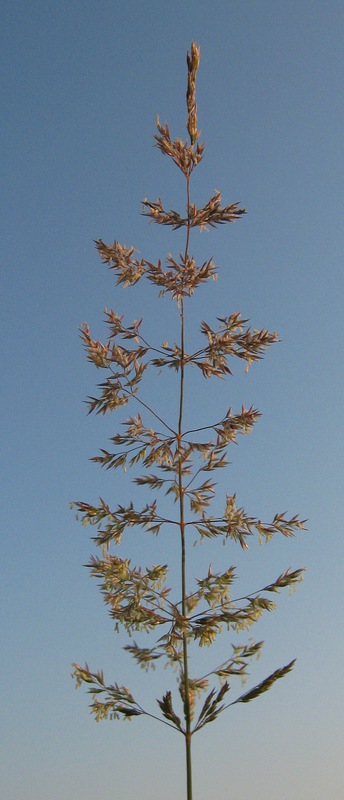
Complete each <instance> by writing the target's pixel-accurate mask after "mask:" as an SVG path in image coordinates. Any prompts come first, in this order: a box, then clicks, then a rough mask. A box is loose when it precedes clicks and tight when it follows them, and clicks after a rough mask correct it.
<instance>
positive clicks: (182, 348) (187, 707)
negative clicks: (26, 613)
mask: <svg viewBox="0 0 344 800" xmlns="http://www.w3.org/2000/svg"><path fill="white" fill-rule="evenodd" d="M186 182H187V210H188V227H187V235H186V243H185V259H186V258H187V255H188V249H189V239H190V227H191V225H190V178H189V176H188V177H187V179H186ZM180 353H181V355H180V395H179V420H178V445H179V446H181V440H182V434H183V405H184V370H185V316H184V298H183V297H181V299H180ZM178 487H179V524H180V537H181V579H182V614H183V616H184V617H185V616H186V550H185V519H184V491H185V489H184V486H183V464H182V459H181V457H180V458H179V464H178ZM183 694H184V716H185V753H186V785H187V800H192V761H191V735H192V734H191V710H190V696H189V667H188V640H187V635H186V633H184V634H183Z"/></svg>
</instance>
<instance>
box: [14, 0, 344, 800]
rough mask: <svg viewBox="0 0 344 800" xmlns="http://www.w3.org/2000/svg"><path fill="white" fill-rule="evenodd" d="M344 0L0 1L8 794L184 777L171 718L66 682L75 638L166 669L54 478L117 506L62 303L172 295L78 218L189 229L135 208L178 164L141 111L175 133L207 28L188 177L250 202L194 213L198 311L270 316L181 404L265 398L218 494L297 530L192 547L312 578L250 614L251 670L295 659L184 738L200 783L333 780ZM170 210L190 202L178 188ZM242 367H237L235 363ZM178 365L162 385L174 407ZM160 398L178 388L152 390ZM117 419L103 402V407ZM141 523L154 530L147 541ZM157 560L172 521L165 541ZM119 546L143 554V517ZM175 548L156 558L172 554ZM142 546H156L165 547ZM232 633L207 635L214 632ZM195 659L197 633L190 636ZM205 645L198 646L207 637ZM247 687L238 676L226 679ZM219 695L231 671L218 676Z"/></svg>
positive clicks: (281, 794)
mask: <svg viewBox="0 0 344 800" xmlns="http://www.w3.org/2000/svg"><path fill="white" fill-rule="evenodd" d="M343 17H344V13H343V5H342V3H341V2H336V1H335V0H329V2H326V3H325V2H318V0H312V1H311V0H301V1H300V2H282V0H259V2H253V1H249V0H248V1H246V2H242V3H236V2H231V1H230V0H229V2H215V3H214V4H213V5H212V6H211V7H210V6H209V3H206V2H204V1H203V0H200V1H199V2H193V0H191V2H188V3H185V2H184V3H181V2H179V1H178V2H174V3H172V4H164V3H158V2H155V0H153V2H146V3H139V2H131V1H130V0H129V2H126V3H124V2H110V0H108V1H107V2H105V1H104V0H100V1H99V2H97V3H95V2H88V1H87V0H86V1H85V2H81V0H80V1H77V0H70V2H68V3H67V2H63V1H62V0H61V2H54V1H48V2H42V0H36V2H35V1H34V0H33V1H32V2H30V3H24V2H18V1H16V0H12V2H8V0H4V3H3V12H2V18H3V22H2V31H1V34H0V35H1V40H2V41H1V56H0V58H1V62H2V63H1V75H2V78H1V82H2V99H1V103H2V119H3V125H2V154H3V157H2V199H3V212H2V222H1V225H2V228H3V232H2V257H3V266H2V278H1V284H2V286H1V320H0V325H1V340H2V343H3V366H2V382H1V383H2V387H1V418H2V421H3V433H2V454H3V462H4V468H3V476H4V477H3V502H2V509H3V511H2V527H3V548H2V550H3V553H2V555H3V557H2V568H3V577H2V585H3V603H2V609H3V610H2V628H3V634H2V639H3V643H4V648H3V649H4V653H3V656H2V663H3V666H2V718H3V732H4V747H3V758H4V769H3V796H4V797H5V798H6V800H46V798H48V797H49V800H81V798H82V800H94V798H95V797H97V798H98V800H114V798H118V800H122V798H123V800H124V798H126V800H133V798H134V797H137V796H138V794H139V796H140V798H141V800H148V798H152V797H164V798H165V800H174V798H175V797H176V796H180V797H182V796H183V792H184V752H183V741H182V738H181V737H180V738H179V739H178V737H177V736H175V735H174V734H173V732H169V731H168V730H167V729H166V732H165V730H164V729H162V728H161V729H160V728H159V727H158V725H157V724H156V723H154V722H153V721H151V722H150V721H148V722H147V721H146V720H145V719H139V720H136V721H134V722H132V723H130V724H125V723H120V722H117V723H114V722H113V723H110V722H109V723H102V724H99V725H98V726H97V725H96V723H95V722H94V721H93V719H92V718H91V717H90V716H89V714H88V710H87V702H88V701H87V696H86V694H85V693H84V692H83V691H80V690H79V692H75V691H74V688H73V683H72V681H71V678H70V671H71V669H70V664H71V662H72V661H75V660H76V661H79V662H81V663H83V662H84V661H85V660H88V662H89V664H90V666H91V667H94V668H95V669H96V668H98V667H103V668H104V670H105V672H106V675H107V676H108V678H109V680H111V681H114V680H117V681H118V682H119V683H127V684H128V685H130V687H131V688H132V689H133V690H134V689H136V690H137V692H138V693H141V694H140V696H141V697H142V698H145V699H147V702H149V701H151V702H154V698H155V697H157V696H159V692H160V695H161V693H162V692H163V691H164V690H165V689H166V688H168V686H169V682H170V681H171V677H170V676H169V675H168V674H167V673H163V674H159V673H158V671H157V672H156V673H155V674H154V675H153V676H149V677H147V678H146V677H145V675H144V674H143V673H141V672H138V671H137V670H135V668H134V666H133V665H132V664H131V663H130V661H129V659H128V656H127V655H126V654H125V653H123V652H122V651H121V645H122V644H124V643H125V639H123V638H122V637H118V636H117V637H116V636H115V635H114V634H113V633H112V626H111V620H110V619H109V617H108V615H107V611H106V609H105V607H104V606H103V603H102V600H101V598H100V595H99V593H98V591H97V587H96V584H95V582H92V581H91V580H90V579H89V576H88V574H87V571H86V570H85V569H83V567H82V565H83V564H84V563H85V562H86V561H87V560H88V558H89V554H90V552H92V544H91V542H90V541H89V537H88V530H87V529H84V528H82V527H81V526H80V525H77V523H76V522H75V519H74V516H73V514H71V512H70V510H69V501H70V500H72V499H84V500H87V501H89V502H93V501H95V502H96V501H97V498H98V496H99V494H101V495H102V496H104V497H105V498H106V499H108V501H109V503H110V505H111V503H113V504H116V503H117V502H119V501H122V499H123V498H129V497H130V494H131V492H132V488H131V487H130V483H129V481H128V478H125V476H120V475H118V473H114V474H113V475H112V476H110V475H109V474H108V473H107V474H103V473H101V472H100V471H99V470H98V469H97V467H96V466H95V465H93V464H91V463H90V462H89V460H88V459H89V458H90V457H91V456H93V455H95V454H96V453H97V451H98V448H99V447H102V446H103V447H106V443H107V437H108V436H109V435H111V434H112V432H113V431H114V430H115V429H116V425H117V419H116V417H115V416H114V417H112V418H111V419H110V418H109V419H106V418H105V419H99V418H95V417H86V407H85V406H84V404H83V402H82V401H83V400H84V398H85V397H86V396H87V395H88V394H92V393H93V391H94V386H95V383H96V381H97V379H98V378H99V376H98V375H97V374H95V372H94V370H93V369H92V367H91V366H90V365H88V364H87V363H86V360H85V357H84V355H83V353H82V349H81V346H80V342H79V339H78V326H79V324H80V323H81V322H83V321H84V320H87V321H88V322H89V324H90V326H91V329H92V331H94V333H95V335H96V337H98V336H99V337H101V336H102V335H103V334H104V326H103V322H102V317H103V308H104V306H107V307H111V306H112V307H113V308H114V309H115V310H116V311H118V312H121V313H125V314H126V315H127V318H128V319H129V318H130V321H131V320H132V319H134V318H137V317H140V316H142V315H143V316H144V317H145V320H146V326H147V327H146V330H147V331H148V332H149V333H150V335H151V336H156V337H157V338H158V340H159V341H162V340H163V339H165V338H170V339H171V338H173V336H174V335H176V334H174V333H173V331H174V330H175V327H174V326H175V323H176V320H177V315H176V309H175V308H174V307H173V305H172V304H171V303H170V302H169V301H167V300H164V301H158V300H157V297H156V293H155V292H154V290H151V291H149V289H148V288H147V286H145V287H142V288H141V286H139V287H138V288H137V289H134V290H132V291H127V292H125V291H122V290H119V289H118V288H116V287H115V285H114V281H113V279H112V276H111V274H110V273H109V272H108V271H107V270H106V269H105V268H104V267H102V266H101V265H99V260H98V257H97V253H96V251H95V249H94V245H93V240H94V239H96V238H102V239H103V240H104V241H108V242H111V241H113V239H115V238H116V239H118V240H119V241H120V242H125V243H126V244H127V245H129V244H133V245H134V246H135V247H137V248H138V249H140V250H141V251H142V252H143V253H144V254H145V255H146V256H147V257H148V258H157V257H158V256H159V255H160V256H162V257H164V256H165V255H166V254H167V253H168V252H169V251H172V252H174V253H178V251H179V248H180V246H181V245H180V242H181V236H180V235H179V234H178V233H176V234H175V233H173V232H171V231H168V230H167V232H166V229H162V228H159V227H158V226H149V225H148V224H147V220H145V219H144V218H143V217H142V216H140V201H141V200H142V199H143V198H144V197H148V198H149V199H152V200H155V199H156V198H157V197H158V196H159V195H161V197H162V199H163V200H164V202H165V205H166V206H167V207H168V208H170V207H172V208H173V207H179V206H180V205H181V204H182V203H183V201H184V187H183V184H182V180H181V177H180V176H179V174H178V171H177V169H175V168H173V165H172V164H170V163H169V162H168V160H167V159H163V158H162V156H161V155H160V154H159V153H158V151H157V150H156V149H154V148H153V147H152V142H153V140H152V134H153V133H154V124H155V116H156V114H157V113H158V114H159V116H160V119H161V121H162V122H165V121H167V122H169V124H170V128H171V132H172V134H173V135H174V136H177V135H179V136H182V137H184V136H185V89H186V65H185V54H186V50H187V49H188V48H189V47H190V43H191V40H192V39H193V40H195V41H196V42H197V43H198V44H200V46H201V67H200V71H199V76H198V91H197V100H198V111H199V124H200V127H201V128H202V131H203V136H202V138H203V139H204V141H205V144H206V150H205V156H204V160H203V162H202V164H201V165H200V167H199V168H198V170H197V171H196V173H195V178H194V185H193V197H194V199H195V201H196V202H197V203H199V204H201V203H203V202H205V201H206V200H207V199H208V197H209V196H210V195H211V194H213V192H214V190H215V189H221V191H222V193H223V197H224V199H225V201H226V202H235V201H237V200H240V201H241V203H242V204H243V205H245V207H246V208H247V211H248V214H247V216H246V217H245V218H244V219H243V220H240V221H238V222H237V223H236V224H235V225H228V226H223V227H222V228H220V230H218V231H217V232H216V231H215V232H211V233H202V234H201V235H196V234H195V236H194V239H193V241H192V249H193V251H194V253H195V255H196V256H197V257H199V258H201V257H202V258H203V257H204V258H203V260H205V258H208V257H210V256H211V255H212V256H213V257H214V261H215V263H216V264H217V265H219V267H220V268H221V269H220V276H219V279H218V282H217V284H212V285H211V286H210V287H209V289H208V290H203V289H202V290H201V291H200V292H199V296H198V297H196V299H195V300H194V301H193V303H192V304H190V314H189V318H188V319H189V321H188V331H189V336H190V338H191V336H194V335H196V334H195V331H197V328H198V327H199V323H200V321H201V319H203V318H206V319H207V320H208V321H213V320H214V318H215V317H216V316H217V315H218V316H224V315H225V314H229V313H231V312H232V311H241V312H242V313H243V315H244V316H245V317H249V318H250V319H251V320H252V324H253V326H254V327H257V328H258V327H267V328H269V329H270V330H275V329H277V330H278V332H279V335H280V339H281V343H280V344H278V345H274V347H272V348H271V350H270V351H269V352H268V354H267V355H266V358H265V360H264V361H263V362H262V363H261V364H260V365H254V366H253V367H252V368H251V370H250V372H249V374H248V376H246V375H245V374H244V372H243V370H242V369H240V368H236V370H235V374H234V377H233V378H231V379H230V381H229V382H228V383H227V384H226V386H222V385H221V386H220V387H218V385H217V384H216V383H215V384H213V386H211V385H210V388H209V385H207V384H204V383H201V382H199V383H198V382H197V381H196V379H194V378H193V379H192V381H190V383H189V385H188V387H187V397H188V401H189V409H190V414H192V415H193V413H194V408H195V397H197V414H198V415H199V417H200V418H201V419H202V420H204V419H207V420H208V419H209V417H208V416H207V414H209V409H210V407H211V409H213V407H216V408H217V407H218V408H222V409H224V410H226V409H227V408H228V405H229V404H230V403H232V404H233V407H234V408H240V406H241V404H242V403H244V404H245V405H251V404H254V405H255V406H256V407H258V408H259V409H260V411H261V412H262V414H263V416H262V418H261V420H260V421H259V423H258V424H257V426H256V428H255V431H254V432H253V434H252V436H251V437H245V438H244V439H243V440H242V441H241V442H240V447H238V448H234V450H233V452H232V453H231V454H230V458H231V462H232V463H231V466H230V469H229V472H228V473H227V476H226V478H224V477H223V478H222V479H221V484H220V486H219V493H220V495H221V494H222V495H224V494H225V492H226V491H230V492H232V491H237V496H238V499H239V502H240V505H244V506H245V508H246V510H247V512H248V513H251V514H253V515H256V516H260V517H262V518H265V519H268V518H269V517H272V516H273V514H274V513H275V512H276V511H284V510H288V512H290V513H296V512H298V513H300V515H301V517H307V518H308V520H309V522H308V528H309V530H308V532H307V533H303V534H300V535H299V536H298V537H297V538H296V539H295V540H293V541H285V540H283V541H281V540H278V541H277V540H276V541H275V542H273V543H272V544H270V545H268V546H266V547H263V548H258V547H255V546H253V547H252V548H251V549H250V551H249V552H248V553H245V554H242V553H239V552H238V551H237V550H236V548H232V549H231V548H228V549H226V550H225V549H224V548H221V551H219V550H218V549H217V550H215V551H213V550H212V548H211V547H209V548H207V547H205V546H203V547H202V548H196V549H193V550H192V551H191V558H192V559H194V561H193V562H191V563H190V575H192V574H194V575H197V574H198V568H201V564H203V563H208V562H209V561H212V562H213V563H214V564H215V565H221V564H223V562H224V559H225V560H226V564H228V562H229V563H237V564H238V572H239V574H240V580H241V581H242V585H244V586H245V587H246V588H247V590H250V589H251V590H252V589H253V588H255V587H257V588H259V587H260V586H261V585H263V584H264V582H265V583H266V582H268V581H270V580H271V579H273V578H275V577H277V575H278V574H280V573H281V572H282V571H283V570H284V569H286V568H287V567H291V568H293V569H294V568H295V569H296V568H297V567H300V566H305V567H307V570H308V571H307V575H306V580H305V582H304V584H303V585H302V586H301V587H300V588H299V589H298V591H297V593H296V594H293V595H292V596H291V597H288V595H281V596H280V598H279V602H278V609H277V611H276V612H275V613H274V614H273V615H269V618H268V619H265V620H264V622H262V623H261V624H260V625H259V626H257V629H256V630H254V631H253V635H254V636H255V638H264V639H265V641H266V645H265V649H264V652H263V656H262V658H261V661H260V662H259V663H258V664H257V665H256V666H255V667H253V668H252V676H251V679H250V681H251V683H250V684H248V685H247V687H248V688H249V685H254V684H255V683H257V682H258V681H259V680H260V679H262V678H263V677H265V676H266V675H267V674H269V672H271V671H273V669H275V668H277V667H278V666H281V665H283V664H285V663H287V662H288V661H290V660H291V659H292V658H294V657H297V658H298V661H297V665H296V667H295V670H294V671H293V673H292V674H291V675H290V676H288V677H287V678H285V679H284V681H280V682H278V684H277V685H276V686H275V687H274V688H273V689H272V691H271V692H270V693H267V694H266V695H264V696H263V697H261V698H259V699H258V700H256V701H255V702H253V703H251V704H249V705H247V706H246V707H240V706H238V707H235V708H234V709H233V710H231V711H229V712H227V713H226V715H222V717H221V718H220V720H219V721H218V722H217V723H215V724H214V725H213V726H208V730H207V729H205V731H204V734H203V733H201V734H200V735H199V737H198V739H197V737H195V743H194V771H195V775H194V783H195V800H196V798H197V800H206V798H208V797H209V795H210V794H211V793H214V791H215V792H216V794H217V795H219V796H223V797H225V798H227V797H228V798H235V800H246V799H247V797H248V796H250V795H252V794H253V793H254V797H255V799H256V800H263V798H264V800H265V798H266V797H267V796H269V797H272V798H274V797H278V798H279V800H290V798H297V799H298V800H323V798H324V797H328V798H331V800H340V797H341V796H342V786H343V758H342V737H343V728H342V719H343V667H342V665H343V659H344V647H343V637H342V563H343V544H342V536H343V525H342V518H341V503H342V486H343V432H342V419H343V399H342V398H343V366H342V365H343V345H342V319H343V313H342V307H343V225H342V218H343V156H342V137H343V133H342V132H343V79H342V64H343V39H342V31H343V21H344V20H343ZM181 207H182V206H181ZM239 367H240V365H239ZM169 391H170V389H169V387H168V388H166V386H165V387H164V386H162V387H159V390H158V394H159V396H160V397H161V402H163V403H166V404H169V402H170V401H169ZM168 407H169V408H170V407H171V409H172V406H170V405H168ZM119 419H120V418H119ZM153 544H154V543H153ZM164 545H166V553H167V557H168V558H172V559H173V558H174V553H175V552H176V551H175V549H174V542H173V541H172V542H171V541H167V542H166V541H165V542H164V541H163V542H162V544H161V545H159V544H158V545H157V548H158V550H157V552H158V553H159V558H160V557H161V558H164ZM132 548H133V549H132V557H133V561H135V562H136V563H142V564H143V565H145V563H146V561H145V560H146V559H147V560H148V559H152V560H154V550H153V549H152V543H151V542H150V541H148V539H147V537H146V538H144V537H142V536H134V537H133V542H132ZM165 557H166V556H165ZM156 558H157V556H156ZM226 645H227V642H226V641H225V640H223V642H222V644H221V646H222V647H223V648H226ZM207 656H208V657H209V658H210V659H211V653H209V654H207ZM202 658H203V654H202ZM239 689H240V687H238V690H239ZM233 693H234V689H233Z"/></svg>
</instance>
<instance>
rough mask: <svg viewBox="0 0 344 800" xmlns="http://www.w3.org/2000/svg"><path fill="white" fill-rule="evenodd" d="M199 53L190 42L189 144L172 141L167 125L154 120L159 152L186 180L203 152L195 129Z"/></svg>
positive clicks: (179, 140) (188, 91)
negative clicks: (169, 160)
mask: <svg viewBox="0 0 344 800" xmlns="http://www.w3.org/2000/svg"><path fill="white" fill-rule="evenodd" d="M200 52H201V51H200V48H199V47H197V45H196V44H195V43H194V42H192V44H191V53H188V54H187V65H188V87H187V92H186V102H187V109H188V118H187V125H186V127H187V130H188V133H189V136H190V142H191V144H190V145H188V143H187V142H183V141H182V139H179V138H177V139H175V140H174V141H172V139H171V136H170V131H169V127H168V125H167V124H165V125H164V126H163V125H161V123H160V121H159V117H157V120H156V126H157V129H158V133H157V134H155V136H154V138H155V141H156V144H157V147H158V148H159V150H161V152H162V153H163V154H164V155H167V156H170V158H172V161H173V162H174V163H175V164H176V165H177V167H179V169H180V170H181V171H182V173H183V174H184V175H185V177H186V178H188V177H189V176H190V175H191V172H192V170H193V169H194V167H196V166H197V164H199V162H200V161H201V159H202V156H203V151H204V144H200V143H197V139H198V138H199V136H200V131H199V130H198V128H197V106H196V74H197V70H198V67H199V62H200ZM196 143H197V144H196Z"/></svg>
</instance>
